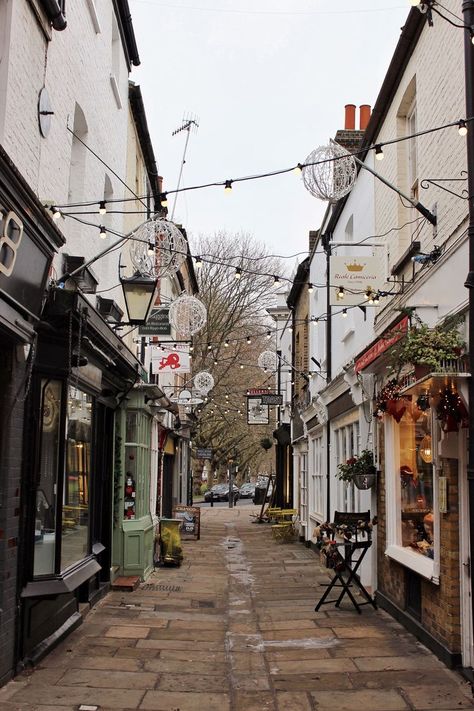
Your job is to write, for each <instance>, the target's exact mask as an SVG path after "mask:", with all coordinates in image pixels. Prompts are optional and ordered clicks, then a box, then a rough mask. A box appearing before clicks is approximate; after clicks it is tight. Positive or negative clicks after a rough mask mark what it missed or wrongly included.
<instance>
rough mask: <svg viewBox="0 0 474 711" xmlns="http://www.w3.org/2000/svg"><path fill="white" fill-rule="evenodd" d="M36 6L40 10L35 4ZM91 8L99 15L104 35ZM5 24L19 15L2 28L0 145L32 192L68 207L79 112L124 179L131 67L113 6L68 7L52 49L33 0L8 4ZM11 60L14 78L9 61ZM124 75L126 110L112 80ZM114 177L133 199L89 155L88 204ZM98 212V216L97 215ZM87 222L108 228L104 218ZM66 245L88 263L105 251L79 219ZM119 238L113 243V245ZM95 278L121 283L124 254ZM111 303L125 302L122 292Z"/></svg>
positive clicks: (76, 1)
mask: <svg viewBox="0 0 474 711" xmlns="http://www.w3.org/2000/svg"><path fill="white" fill-rule="evenodd" d="M33 4H34V3H33ZM91 8H95V9H96V11H97V17H98V19H99V28H100V31H99V32H97V27H98V26H97V23H96V22H94V16H93V13H92V12H91ZM0 13H2V16H1V19H2V20H3V18H4V17H5V16H6V17H7V18H8V16H9V14H10V13H11V22H10V28H9V30H8V28H7V27H5V26H3V27H2V22H1V21H0V27H1V29H0V35H1V37H0V43H3V42H4V41H5V40H4V39H3V37H4V35H5V34H7V35H8V36H7V42H8V50H7V51H6V50H5V49H4V48H2V45H1V44H0V53H1V61H0V143H1V144H2V146H3V147H4V148H5V150H6V151H7V153H8V154H9V156H10V158H11V159H12V160H13V162H14V163H15V165H16V166H17V168H18V170H19V171H20V172H21V174H22V175H23V176H24V177H25V179H26V180H27V181H28V183H29V185H30V187H31V188H32V190H33V191H34V192H35V193H36V195H37V196H38V197H39V198H40V199H41V200H51V201H53V202H54V203H56V204H65V203H67V202H68V188H69V172H70V161H71V146H72V135H71V133H70V132H69V131H68V126H69V127H71V128H72V126H73V120H74V113H75V109H76V105H79V106H80V108H81V109H82V111H83V114H84V117H85V120H86V123H87V134H86V137H85V140H86V142H87V144H88V145H89V146H90V147H91V148H92V149H93V150H94V151H95V152H96V153H97V154H98V155H99V156H100V157H101V158H102V160H103V161H105V162H106V163H107V164H108V165H109V166H110V167H111V168H112V169H113V170H114V171H115V172H116V173H117V174H118V175H119V176H121V177H122V178H124V177H125V175H126V143H127V118H128V117H127V111H128V109H127V106H128V100H127V96H128V67H127V64H126V60H125V55H124V53H123V50H122V51H121V52H120V53H116V56H115V67H114V66H113V57H112V28H113V23H114V21H115V15H114V10H113V3H112V0H103V2H100V3H95V4H94V3H93V2H92V1H91V0H88V2H83V0H68V3H67V20H68V25H67V28H66V29H65V30H64V31H62V32H56V31H52V32H51V41H50V42H49V41H48V39H47V36H46V35H45V33H44V31H43V28H42V26H41V25H40V23H39V22H38V20H37V18H36V15H35V13H34V11H33V9H32V5H31V4H30V3H29V2H28V1H27V0H15V1H14V2H12V0H10V1H9V2H7V3H6V4H5V3H2V8H1V10H0ZM6 59H8V71H6V64H5V60H6ZM112 71H114V72H115V74H116V79H117V86H118V91H119V98H120V102H121V104H122V108H119V103H118V102H117V97H116V96H115V94H114V91H113V88H112V85H111V80H110V76H111V73H112ZM43 86H46V88H47V90H48V92H49V96H50V99H51V103H52V109H53V111H54V115H53V116H52V122H51V130H50V133H49V135H48V137H47V138H43V137H42V136H41V135H40V132H39V128H38V115H37V104H38V95H39V92H40V90H41V88H42V87H43ZM106 174H109V176H110V179H111V181H112V184H113V190H114V197H122V196H124V194H125V189H124V187H123V186H122V185H121V184H120V182H119V181H118V180H117V179H116V178H115V177H114V176H113V175H112V173H111V171H110V170H108V169H107V168H105V167H104V166H103V165H102V164H101V163H100V161H99V160H98V159H97V158H95V157H94V156H93V155H92V154H90V153H89V152H87V151H86V152H85V161H84V176H83V199H84V201H87V200H92V201H93V200H98V199H100V198H101V197H102V195H103V192H104V182H105V176H106ZM95 209H96V208H95V207H92V208H91V210H92V211H95ZM84 219H85V220H87V221H90V222H93V223H95V224H96V225H97V226H98V225H100V224H101V221H100V219H99V216H98V215H95V214H94V215H87V216H84ZM107 220H108V226H110V227H111V228H113V229H114V230H117V231H119V232H121V231H122V229H123V217H122V216H121V215H116V216H108V218H107ZM59 227H60V229H61V230H62V231H63V232H64V235H65V237H66V240H67V242H66V245H65V247H64V248H63V249H62V250H61V251H62V252H66V253H68V254H73V255H83V256H86V258H89V257H91V256H92V255H93V254H95V253H97V252H99V251H100V250H101V249H103V248H104V246H105V244H106V243H107V242H105V241H104V240H100V239H99V236H98V232H99V230H98V227H97V228H96V227H88V226H85V225H80V224H79V223H77V222H74V220H72V219H71V218H68V219H65V220H62V219H61V220H60V221H59ZM111 239H112V238H111V237H108V238H107V241H111ZM53 266H54V273H55V275H56V276H60V275H62V273H63V260H62V255H61V254H59V255H57V256H56V257H55V260H54V265H53ZM93 270H94V272H95V274H96V275H97V277H98V278H99V282H100V288H101V289H105V288H108V287H110V286H112V285H114V284H117V282H118V253H117V252H116V253H114V254H113V255H110V256H109V257H107V258H105V259H102V260H100V261H98V262H97V263H96V264H95V265H94V266H93ZM107 296H110V297H111V298H114V299H116V300H117V301H119V302H120V300H121V299H120V292H119V291H118V290H117V291H112V292H108V293H107Z"/></svg>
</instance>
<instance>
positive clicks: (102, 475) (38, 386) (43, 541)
mask: <svg viewBox="0 0 474 711" xmlns="http://www.w3.org/2000/svg"><path fill="white" fill-rule="evenodd" d="M38 331H39V338H38V345H37V355H36V359H35V363H34V368H33V372H32V382H31V389H30V393H29V399H28V412H29V416H28V418H27V419H26V421H25V436H26V438H27V441H28V448H29V449H28V458H27V459H26V461H25V468H24V477H23V487H22V501H23V507H22V529H21V539H20V540H21V554H22V563H23V564H22V566H21V579H20V580H19V590H20V627H19V629H20V634H19V641H18V644H19V657H20V659H29V660H31V661H33V662H34V661H36V660H37V659H39V658H40V657H41V656H43V655H44V654H45V653H46V652H47V651H48V649H49V648H51V646H53V645H54V644H55V643H56V642H57V641H58V639H60V638H61V637H63V636H64V635H65V634H66V633H67V632H69V631H70V630H71V629H73V628H74V627H75V626H77V625H78V624H80V621H81V616H80V614H79V604H80V603H88V604H94V602H95V601H96V600H97V599H99V597H100V596H101V595H103V594H104V593H105V592H106V591H107V589H108V586H109V581H110V571H111V550H112V520H113V510H114V502H113V481H114V472H115V467H116V466H117V456H116V451H115V446H116V440H115V418H116V413H117V412H120V410H121V408H122V407H123V404H124V402H125V398H126V396H127V393H128V392H129V391H130V390H131V389H132V388H133V385H134V384H135V382H136V381H137V380H138V378H139V377H140V364H139V362H138V361H137V360H136V359H135V357H134V356H133V355H132V353H131V352H130V351H128V349H127V348H126V347H125V346H124V344H123V343H122V341H121V340H120V339H119V338H118V337H117V336H116V335H115V333H114V332H113V330H112V329H111V328H110V327H109V326H108V325H107V324H106V322H105V321H104V320H103V319H102V317H101V316H100V314H99V313H98V312H97V311H96V310H95V309H94V308H93V307H91V305H90V304H89V303H88V302H87V300H86V299H85V297H84V296H83V295H81V294H80V293H79V292H75V291H67V290H63V289H52V290H51V291H50V293H49V296H48V300H47V303H46V305H45V308H44V310H43V315H42V321H41V322H40V324H39V327H38Z"/></svg>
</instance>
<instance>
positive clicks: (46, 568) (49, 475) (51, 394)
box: [33, 379, 61, 575]
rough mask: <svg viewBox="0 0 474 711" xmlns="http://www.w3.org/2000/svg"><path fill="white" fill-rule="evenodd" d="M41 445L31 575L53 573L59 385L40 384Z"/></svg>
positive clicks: (47, 381)
mask: <svg viewBox="0 0 474 711" xmlns="http://www.w3.org/2000/svg"><path fill="white" fill-rule="evenodd" d="M41 410H42V420H41V435H40V436H41V442H40V448H41V449H40V452H41V453H40V463H39V481H38V487H37V489H36V508H35V553H34V567H33V573H34V575H48V574H49V575H50V574H52V573H54V572H55V570H54V557H55V556H54V554H55V546H56V532H55V531H56V491H57V489H56V477H57V472H58V456H59V434H60V421H61V417H60V414H61V383H60V382H59V381H57V380H46V379H43V380H42V381H41Z"/></svg>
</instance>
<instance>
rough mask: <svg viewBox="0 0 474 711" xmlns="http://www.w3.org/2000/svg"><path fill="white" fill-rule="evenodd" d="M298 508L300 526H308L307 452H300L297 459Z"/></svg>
mask: <svg viewBox="0 0 474 711" xmlns="http://www.w3.org/2000/svg"><path fill="white" fill-rule="evenodd" d="M298 469H299V489H300V506H299V509H300V511H299V517H300V523H301V525H302V526H304V527H306V526H307V524H308V452H301V453H300V455H299V457H298Z"/></svg>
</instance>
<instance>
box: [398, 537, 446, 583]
mask: <svg viewBox="0 0 474 711" xmlns="http://www.w3.org/2000/svg"><path fill="white" fill-rule="evenodd" d="M385 555H386V556H387V557H388V558H392V559H393V560H396V561H397V563H401V564H402V565H404V566H405V567H406V568H410V569H411V570H414V571H415V573H418V575H421V576H422V577H423V578H427V579H428V580H431V582H432V583H434V584H435V585H439V576H435V574H434V560H433V559H432V558H427V557H426V556H424V555H422V554H421V553H416V552H415V551H411V550H409V549H408V548H403V547H402V546H396V545H391V546H387V548H386V550H385Z"/></svg>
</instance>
